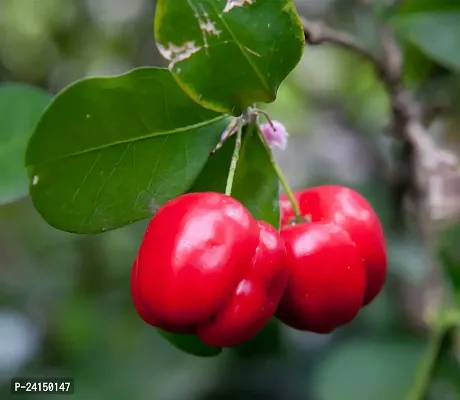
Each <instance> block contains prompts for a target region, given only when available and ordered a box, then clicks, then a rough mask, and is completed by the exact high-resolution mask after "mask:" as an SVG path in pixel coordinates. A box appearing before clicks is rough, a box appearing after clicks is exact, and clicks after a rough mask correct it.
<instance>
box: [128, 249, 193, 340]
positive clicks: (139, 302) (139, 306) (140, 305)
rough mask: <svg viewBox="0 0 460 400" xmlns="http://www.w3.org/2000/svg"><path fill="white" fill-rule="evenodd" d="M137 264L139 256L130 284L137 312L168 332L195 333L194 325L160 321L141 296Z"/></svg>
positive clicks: (134, 265)
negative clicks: (179, 324)
mask: <svg viewBox="0 0 460 400" xmlns="http://www.w3.org/2000/svg"><path fill="white" fill-rule="evenodd" d="M137 265H138V257H136V259H135V260H134V264H133V267H132V269H131V279H130V286H131V297H132V300H133V303H134V308H135V309H136V311H137V314H138V315H139V316H140V317H141V318H142V319H143V320H144V322H146V323H147V324H149V325H152V326H156V327H158V328H161V329H164V330H166V331H168V332H172V333H182V334H188V333H194V330H193V327H190V326H186V327H183V326H174V325H172V324H170V323H168V322H167V321H160V320H159V319H158V318H156V317H155V315H153V314H152V313H151V312H150V310H149V308H148V307H147V306H146V305H145V303H144V301H143V299H142V297H141V296H140V293H139V290H138V285H137Z"/></svg>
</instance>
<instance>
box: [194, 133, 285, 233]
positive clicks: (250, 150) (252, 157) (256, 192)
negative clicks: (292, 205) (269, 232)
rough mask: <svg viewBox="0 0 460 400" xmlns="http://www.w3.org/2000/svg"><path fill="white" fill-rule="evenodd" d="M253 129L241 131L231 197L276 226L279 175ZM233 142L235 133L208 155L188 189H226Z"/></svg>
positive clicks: (219, 190)
mask: <svg viewBox="0 0 460 400" xmlns="http://www.w3.org/2000/svg"><path fill="white" fill-rule="evenodd" d="M256 129H258V128H256V127H253V126H251V127H247V128H245V132H244V133H243V140H242V145H241V150H240V154H239V160H238V164H237V167H236V171H235V177H234V180H233V188H232V193H231V196H232V197H234V198H235V199H237V200H239V201H240V202H241V203H242V204H244V205H245V206H246V208H247V209H248V210H249V211H250V212H251V214H252V216H253V217H254V218H255V219H258V220H262V221H266V222H268V223H269V224H271V225H273V226H274V227H275V228H279V224H280V211H279V203H278V196H279V182H278V177H277V176H276V174H275V172H274V170H273V167H272V165H271V163H270V159H269V156H268V154H267V150H266V149H265V147H264V145H263V143H262V142H261V140H260V138H259V136H258V134H257V131H256ZM235 141H236V137H235V135H233V136H231V137H230V138H228V139H227V140H226V141H225V143H224V145H223V146H222V148H221V149H220V150H218V151H217V152H216V153H215V154H214V155H213V156H212V157H210V158H209V160H208V162H207V163H206V165H205V167H204V169H203V171H202V172H201V174H200V175H199V176H198V179H197V180H196V181H195V183H194V184H193V186H192V187H191V188H190V190H189V191H190V192H206V191H214V192H221V193H224V192H225V185H226V181H227V176H228V171H229V168H230V162H231V159H232V154H233V149H234V147H235Z"/></svg>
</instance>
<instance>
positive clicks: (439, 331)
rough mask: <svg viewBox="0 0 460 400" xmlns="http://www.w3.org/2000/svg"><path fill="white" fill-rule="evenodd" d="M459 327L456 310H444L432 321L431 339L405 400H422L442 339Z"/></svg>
mask: <svg viewBox="0 0 460 400" xmlns="http://www.w3.org/2000/svg"><path fill="white" fill-rule="evenodd" d="M458 326H460V313H459V311H458V310H455V309H454V310H450V309H445V310H443V311H441V312H440V313H439V314H438V316H437V317H436V318H435V320H434V321H433V325H432V331H431V337H430V341H429V344H428V348H427V349H426V352H425V355H424V356H423V358H422V361H421V363H420V366H419V369H418V371H417V374H416V375H415V380H414V384H413V386H412V388H411V390H410V391H409V393H408V394H407V396H406V400H423V399H424V398H425V397H426V392H427V390H428V387H429V385H430V381H431V377H432V375H433V373H434V369H435V367H436V364H437V362H438V360H439V358H440V356H441V352H442V347H443V342H444V339H446V338H447V337H448V335H449V334H450V333H451V331H452V329H454V328H456V327H458Z"/></svg>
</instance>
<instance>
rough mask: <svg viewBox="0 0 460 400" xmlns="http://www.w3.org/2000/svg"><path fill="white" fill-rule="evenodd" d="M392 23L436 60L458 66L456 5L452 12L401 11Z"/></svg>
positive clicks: (459, 29) (459, 44)
mask: <svg viewBox="0 0 460 400" xmlns="http://www.w3.org/2000/svg"><path fill="white" fill-rule="evenodd" d="M392 26H393V27H394V28H395V30H396V32H397V33H398V34H399V35H400V36H401V37H402V38H404V39H405V40H407V41H408V42H410V43H412V44H414V45H415V46H417V47H418V48H419V49H420V50H421V51H423V52H424V53H425V54H426V55H427V56H429V57H430V58H432V59H433V60H435V61H437V62H438V63H439V64H441V65H444V66H445V67H448V68H450V69H453V70H456V71H458V70H460V51H459V50H458V49H459V48H460V8H459V9H458V10H457V11H456V12H447V11H444V12H430V13H412V14H404V15H401V16H398V17H395V18H393V19H392Z"/></svg>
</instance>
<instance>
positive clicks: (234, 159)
mask: <svg viewBox="0 0 460 400" xmlns="http://www.w3.org/2000/svg"><path fill="white" fill-rule="evenodd" d="M242 135H243V126H242V124H241V123H238V130H237V132H236V141H235V149H234V150H233V155H232V161H231V163H230V169H229V171H228V177H227V185H226V186H225V194H226V195H227V196H230V195H231V193H232V187H233V179H234V178H235V171H236V166H237V164H238V159H239V157H240V149H241V137H242Z"/></svg>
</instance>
